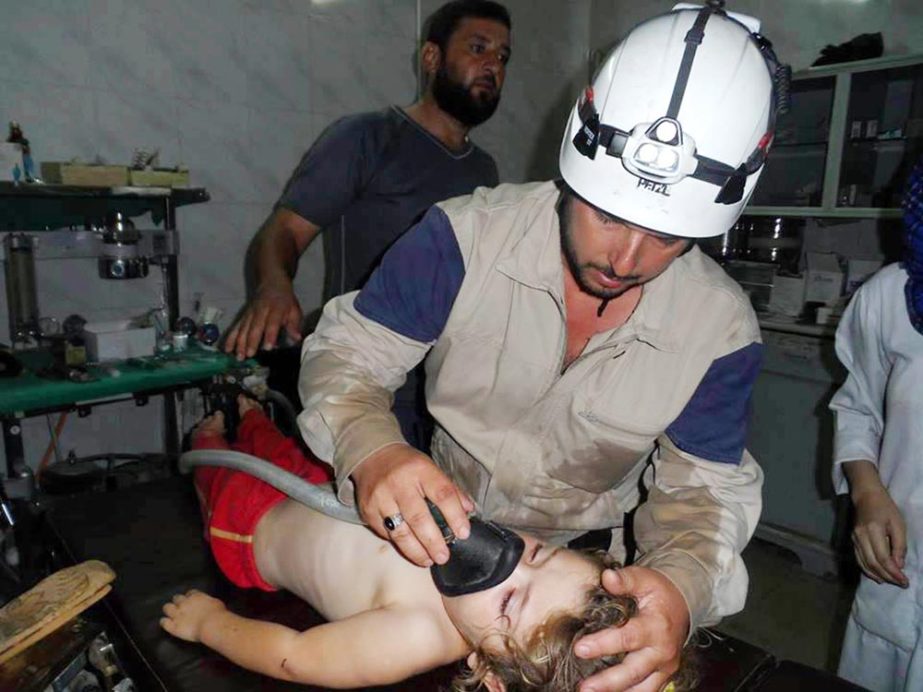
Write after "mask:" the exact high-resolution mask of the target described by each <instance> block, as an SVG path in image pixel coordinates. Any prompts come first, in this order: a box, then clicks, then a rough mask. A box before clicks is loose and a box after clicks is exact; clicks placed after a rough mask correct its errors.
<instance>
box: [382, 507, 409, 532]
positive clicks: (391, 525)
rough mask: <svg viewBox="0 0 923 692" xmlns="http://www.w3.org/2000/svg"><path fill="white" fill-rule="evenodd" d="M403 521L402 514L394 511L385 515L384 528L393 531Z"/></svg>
mask: <svg viewBox="0 0 923 692" xmlns="http://www.w3.org/2000/svg"><path fill="white" fill-rule="evenodd" d="M403 523H404V515H403V514H401V513H400V512H395V513H394V514H392V515H391V516H389V517H385V519H384V525H385V529H387V530H388V531H389V532H390V531H394V530H395V529H396V528H397V527H398V526H400V525H401V524H403Z"/></svg>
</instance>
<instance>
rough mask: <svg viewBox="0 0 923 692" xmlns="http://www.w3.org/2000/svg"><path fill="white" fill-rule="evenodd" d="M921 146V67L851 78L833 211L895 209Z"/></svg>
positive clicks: (922, 111) (922, 142)
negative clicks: (856, 208)
mask: <svg viewBox="0 0 923 692" xmlns="http://www.w3.org/2000/svg"><path fill="white" fill-rule="evenodd" d="M921 145H923V65H912V66H909V67H895V68H890V69H883V70H874V71H868V72H857V73H855V74H853V75H851V79H850V90H849V107H848V109H847V116H846V132H845V137H844V141H843V154H842V162H841V166H840V178H839V185H838V187H837V196H836V204H837V207H838V208H847V207H872V208H880V209H896V208H898V207H900V204H901V197H902V195H903V191H904V186H905V184H906V181H907V178H908V176H909V174H910V170H911V168H913V165H914V163H915V162H916V161H917V160H919V158H920V155H921V154H923V146H921Z"/></svg>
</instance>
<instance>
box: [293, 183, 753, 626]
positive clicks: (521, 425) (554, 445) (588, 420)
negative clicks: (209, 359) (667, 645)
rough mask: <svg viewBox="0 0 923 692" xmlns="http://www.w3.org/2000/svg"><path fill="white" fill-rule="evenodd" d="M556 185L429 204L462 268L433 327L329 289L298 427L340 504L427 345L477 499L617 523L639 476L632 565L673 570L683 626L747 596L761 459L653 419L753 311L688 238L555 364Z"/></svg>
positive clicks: (392, 434) (440, 447) (543, 516)
mask: <svg viewBox="0 0 923 692" xmlns="http://www.w3.org/2000/svg"><path fill="white" fill-rule="evenodd" d="M558 195H559V193H558V190H557V188H556V186H555V184H554V183H552V182H548V183H539V184H529V185H520V186H513V185H502V186H500V187H498V188H495V189H492V190H486V189H483V188H482V189H479V190H477V191H475V193H474V194H473V195H471V196H468V197H460V198H456V199H453V200H449V201H447V202H444V203H442V204H440V205H439V207H440V208H441V209H442V210H443V211H444V212H445V215H446V216H447V217H448V220H449V222H450V223H451V231H452V232H454V235H455V238H456V240H457V243H458V248H459V249H460V251H461V257H462V259H463V262H464V279H463V281H462V282H461V286H460V289H459V290H458V293H457V296H456V297H455V301H454V304H453V305H452V307H451V312H449V314H448V319H447V321H446V324H445V327H444V329H443V330H442V332H441V334H440V335H438V338H435V339H434V340H432V341H428V342H421V341H417V340H415V339H412V338H409V337H407V336H403V335H401V334H399V333H397V332H395V331H392V330H390V329H388V328H386V327H384V326H383V325H382V324H380V323H379V322H377V321H375V320H372V319H369V318H368V317H366V316H364V315H363V314H361V313H360V312H359V311H358V310H357V309H356V308H355V305H354V301H355V298H356V296H357V294H356V293H352V294H347V295H344V296H342V297H340V298H336V299H334V300H332V301H330V302H329V303H328V304H327V305H326V307H325V309H324V315H323V317H322V319H321V321H320V324H319V325H318V327H317V330H316V331H315V333H314V334H312V335H311V336H310V337H308V339H307V340H306V341H305V344H304V348H303V355H302V369H301V376H300V382H299V388H300V393H301V397H302V401H303V403H304V406H305V408H304V412H303V413H302V414H301V415H300V416H299V424H300V428H301V431H302V433H303V435H304V438H305V440H306V441H307V443H308V444H309V446H310V447H311V449H312V450H313V451H314V452H315V453H316V454H317V455H318V456H319V457H321V458H322V459H325V460H327V461H329V462H331V463H332V464H333V466H334V467H335V468H336V471H337V477H338V482H339V492H340V498H341V500H343V501H344V502H350V503H351V502H353V501H354V499H353V488H352V483H351V481H350V479H349V476H350V474H351V473H352V471H353V470H354V469H355V468H356V467H357V466H358V465H359V464H360V463H362V461H363V460H364V459H366V458H367V457H368V456H369V455H371V454H372V453H373V452H375V451H376V450H378V449H380V448H382V447H384V446H386V445H388V444H392V443H395V442H402V441H403V438H402V437H401V434H400V431H399V428H398V424H397V421H396V419H395V418H394V417H393V415H392V414H391V413H390V404H391V393H392V392H393V391H395V390H396V389H397V388H398V387H399V386H400V385H401V384H402V382H403V380H404V374H405V373H406V372H407V371H408V370H410V369H411V368H413V367H414V366H415V365H416V364H417V363H418V362H420V361H421V360H422V359H423V358H424V357H426V365H425V367H426V373H427V386H426V400H427V404H428V407H429V410H430V412H431V413H432V414H433V416H434V418H435V419H436V421H437V430H436V433H435V436H434V439H433V444H432V449H433V457H434V459H435V460H436V462H437V463H438V464H439V465H440V466H441V467H442V468H443V469H444V470H446V471H447V472H448V473H449V474H450V475H451V476H452V477H453V478H454V479H455V480H456V481H457V482H458V484H459V485H460V486H461V487H462V488H464V489H465V490H466V491H467V492H468V493H470V494H471V495H472V497H473V498H475V500H476V502H477V503H478V505H479V509H480V511H481V512H482V514H484V515H486V516H487V517H489V518H491V519H494V520H497V521H499V522H501V523H503V524H506V525H507V526H510V527H514V528H519V529H523V530H527V531H529V532H532V533H536V534H539V535H543V536H544V537H545V538H546V539H548V540H554V541H556V542H561V543H563V542H565V541H567V540H569V539H570V538H573V537H575V536H576V535H579V534H580V533H583V532H585V531H587V530H589V529H596V528H604V527H613V526H614V527H616V528H617V529H618V528H619V527H621V526H622V522H623V516H624V514H625V513H626V512H628V511H630V510H632V509H633V508H635V507H636V506H637V505H638V503H639V499H640V497H639V481H641V480H642V479H641V476H642V474H643V475H644V476H645V478H644V479H643V480H644V485H645V486H646V487H647V488H648V496H647V499H646V501H645V502H644V503H643V504H642V505H641V507H640V508H639V509H638V512H637V513H636V515H635V520H634V534H635V538H636V541H637V545H638V548H639V552H640V554H641V558H640V559H639V560H638V561H637V563H636V564H641V565H644V566H647V567H651V568H654V569H657V570H659V571H661V572H662V573H664V574H665V575H667V576H668V577H669V578H670V579H671V580H672V581H673V582H674V583H675V584H676V586H677V587H678V588H679V589H680V591H681V592H682V593H683V595H684V597H685V598H686V601H687V603H688V605H689V609H690V614H691V617H692V624H693V627H695V626H698V625H705V624H712V623H714V622H716V621H717V620H719V619H720V617H721V616H723V615H727V614H731V613H734V612H737V611H738V610H740V609H741V608H742V607H743V605H744V601H745V597H746V592H747V572H746V568H745V566H744V564H743V561H742V560H741V558H740V553H741V551H742V550H743V548H744V546H745V545H746V543H747V541H748V540H749V539H750V536H751V535H752V533H753V531H754V529H755V526H756V522H757V520H758V518H759V514H760V509H761V497H760V489H761V485H762V472H761V471H760V468H759V466H758V465H757V464H756V462H755V461H754V460H753V458H752V457H751V456H750V455H749V454H748V453H746V452H742V453H739V455H738V456H739V463H718V462H715V461H710V460H707V459H704V458H700V457H698V456H695V455H693V454H691V453H689V452H687V451H682V450H681V449H680V448H679V447H678V446H677V444H674V442H673V441H672V440H671V438H670V437H668V435H667V434H665V431H666V430H667V428H668V427H669V426H670V425H671V423H672V422H673V421H675V420H676V419H677V417H678V416H680V414H681V413H682V412H683V411H684V408H685V407H686V405H687V403H688V402H689V401H690V399H691V397H692V396H693V394H694V393H695V392H696V390H697V387H699V385H700V383H701V382H702V380H703V377H704V376H705V374H706V372H707V371H708V370H709V367H710V366H711V365H712V363H713V362H714V361H715V360H716V359H719V358H721V357H723V356H726V355H728V354H732V353H733V352H735V351H738V350H739V349H742V348H745V347H747V346H748V345H751V344H753V343H758V342H759V341H760V334H759V328H758V325H757V322H756V318H755V315H754V314H753V311H752V309H751V307H750V304H749V302H748V301H747V299H746V297H745V296H744V294H743V293H742V292H741V290H740V289H739V287H738V286H737V285H736V284H735V283H734V282H733V281H731V280H730V279H729V278H728V277H727V275H726V274H725V273H724V272H723V271H722V270H721V269H720V267H718V265H716V264H715V263H714V262H712V261H711V260H710V259H708V258H707V257H705V256H704V255H703V254H702V253H701V252H700V251H699V250H698V249H697V248H693V249H692V250H691V251H690V252H688V253H686V254H685V255H683V256H681V257H680V258H678V259H677V260H675V261H674V262H673V264H672V265H671V266H670V267H669V268H668V269H667V270H666V271H665V272H664V273H663V274H661V275H660V276H659V277H657V278H656V279H654V280H653V281H651V282H649V283H648V284H646V285H645V286H644V293H643V296H642V299H641V301H640V303H639V305H638V308H637V309H636V310H635V312H634V313H633V314H632V316H631V317H630V318H629V320H628V321H627V322H626V323H625V324H624V325H623V326H622V327H620V328H618V329H615V330H612V331H609V332H606V333H601V334H597V335H595V336H594V337H593V338H592V339H591V340H590V342H589V343H588V345H587V346H586V348H585V350H584V352H583V354H582V355H581V356H580V357H579V358H577V359H576V360H575V361H574V362H573V363H572V364H571V365H570V366H569V367H568V368H567V369H566V371H564V372H563V373H562V372H561V366H562V362H563V358H564V352H565V346H566V334H565V319H564V314H565V313H564V301H563V264H562V258H561V251H560V237H559V228H558V218H557V213H556V203H557V200H558ZM387 261H388V259H387V258H386V260H385V262H386V263H387ZM427 356H428V357H427ZM748 391H749V390H748ZM649 460H650V461H652V464H650V465H648V464H647V462H648V461H649ZM735 461H738V460H737V459H735ZM646 466H647V467H648V470H647V471H645V467H646ZM614 544H618V545H619V546H620V545H621V541H618V542H615V543H614ZM613 552H616V553H618V549H615V550H613Z"/></svg>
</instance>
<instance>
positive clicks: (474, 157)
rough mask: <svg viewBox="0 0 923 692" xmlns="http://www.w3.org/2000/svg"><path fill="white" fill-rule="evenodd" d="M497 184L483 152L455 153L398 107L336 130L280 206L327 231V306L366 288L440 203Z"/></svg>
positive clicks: (306, 161)
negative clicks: (385, 258) (388, 255)
mask: <svg viewBox="0 0 923 692" xmlns="http://www.w3.org/2000/svg"><path fill="white" fill-rule="evenodd" d="M498 182H499V180H498V176H497V166H496V164H495V163H494V160H493V159H492V158H491V156H490V155H489V154H488V153H487V152H485V151H484V150H483V149H480V148H479V147H477V146H475V145H474V144H470V143H469V144H468V146H467V147H466V149H465V150H464V151H462V152H452V151H450V150H449V149H447V148H446V147H445V146H443V144H442V143H441V142H439V140H437V139H436V138H435V137H433V136H432V135H431V134H429V133H428V132H427V131H426V130H424V129H423V128H422V127H420V126H419V125H418V124H417V123H416V122H414V121H413V120H411V119H410V118H409V117H408V116H407V115H405V114H404V112H403V111H402V110H400V109H399V108H397V107H391V108H388V109H385V110H383V111H377V112H374V113H362V114H359V115H351V116H347V117H345V118H341V119H340V120H338V121H336V122H335V123H333V124H332V125H330V127H328V128H327V129H326V130H325V131H324V133H323V134H322V135H321V136H320V137H319V138H318V139H317V141H316V142H315V143H314V145H313V146H312V147H311V148H310V149H309V150H308V152H307V153H306V154H305V155H304V157H303V158H302V159H301V163H299V164H298V167H297V168H296V169H295V172H294V173H293V174H292V177H291V179H290V180H289V182H288V184H287V185H286V186H285V191H284V192H283V193H282V197H281V198H280V199H279V202H278V205H279V206H282V207H285V208H286V209H289V210H291V211H293V212H295V213H296V214H298V215H299V216H300V217H302V218H303V219H306V220H307V221H310V222H311V223H313V224H316V225H318V226H320V227H321V228H322V229H323V242H324V261H325V264H326V267H325V280H324V301H325V302H326V301H327V300H329V299H330V298H333V297H335V296H338V295H342V294H343V293H347V292H348V291H353V290H356V289H358V288H360V287H361V286H362V284H363V283H365V280H366V279H367V278H368V276H369V274H371V272H372V270H373V269H374V268H375V266H376V265H377V263H378V260H379V259H381V256H382V255H383V254H384V252H385V250H387V249H388V247H390V246H391V244H392V243H393V242H394V241H395V240H396V239H397V238H398V236H400V235H401V234H402V233H403V232H404V231H406V230H407V229H408V228H409V227H410V226H411V225H412V224H414V223H416V222H417V221H418V220H419V219H420V218H421V217H422V216H423V214H424V212H426V210H427V209H428V208H429V207H430V206H431V205H433V204H434V203H435V202H440V201H442V200H444V199H449V198H451V197H457V196H459V195H466V194H469V193H471V192H473V191H474V189H475V188H476V187H479V186H488V187H493V186H495V185H497V184H498Z"/></svg>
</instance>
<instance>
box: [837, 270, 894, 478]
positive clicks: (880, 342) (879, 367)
mask: <svg viewBox="0 0 923 692" xmlns="http://www.w3.org/2000/svg"><path fill="white" fill-rule="evenodd" d="M886 285H887V284H882V283H881V282H872V283H867V284H865V285H864V286H863V287H862V288H860V289H859V291H858V292H857V293H856V295H855V296H854V297H853V299H852V301H851V302H850V304H849V306H848V307H847V308H846V311H845V313H844V314H843V319H842V320H841V321H840V326H839V327H838V328H837V332H836V354H837V357H838V358H839V359H840V362H841V363H843V366H844V367H845V368H846V370H847V372H848V376H847V378H846V381H845V382H844V383H843V385H842V386H841V387H840V389H839V390H838V391H837V393H836V394H835V395H834V396H833V399H832V400H831V401H830V408H831V409H832V410H833V412H834V414H835V417H836V428H835V436H834V452H833V483H834V487H835V488H836V492H837V493H838V494H842V493H846V492H848V491H849V486H848V483H847V481H846V477H845V474H844V473H843V467H842V464H843V462H845V461H858V460H860V459H865V460H867V461H870V462H872V463H874V464H876V465H877V463H878V452H879V449H880V447H881V436H882V434H883V432H884V398H885V388H886V387H887V384H888V376H889V374H890V372H891V361H890V358H889V356H888V352H887V349H886V348H885V344H884V335H883V332H882V320H883V318H884V315H885V305H884V304H883V302H884V300H885V299H886V298H887V297H886V296H884V295H883V294H882V291H881V288H882V286H886ZM895 299H900V300H903V296H897V297H895Z"/></svg>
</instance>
